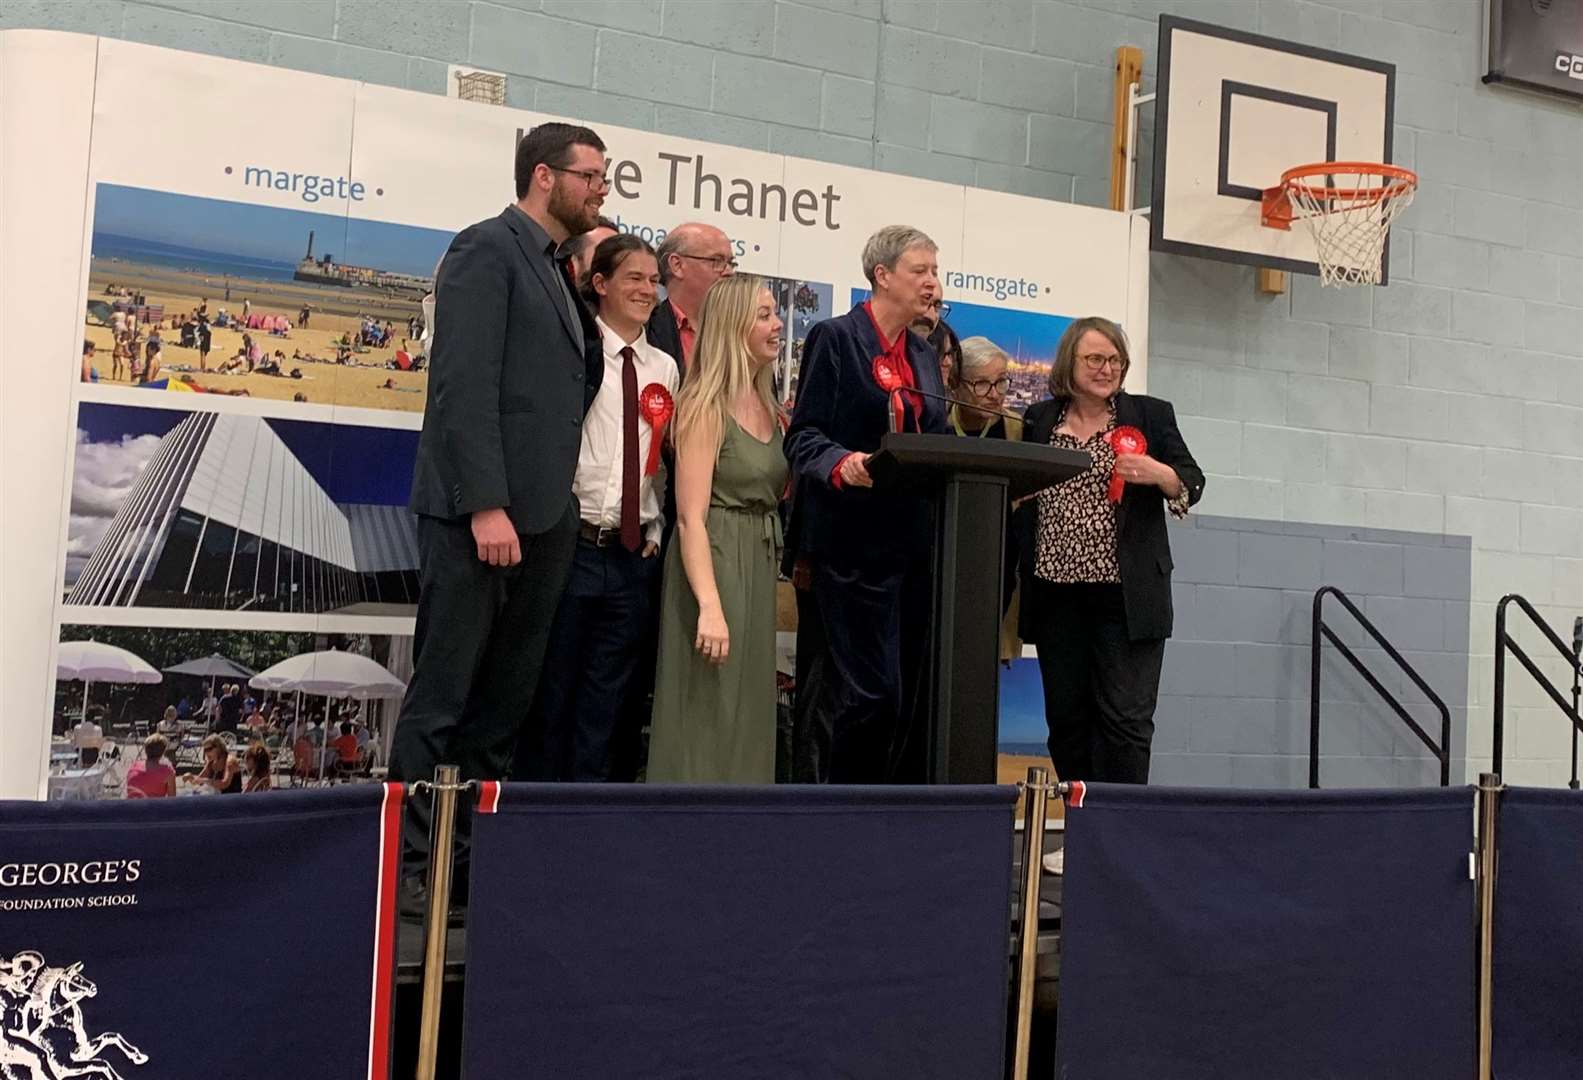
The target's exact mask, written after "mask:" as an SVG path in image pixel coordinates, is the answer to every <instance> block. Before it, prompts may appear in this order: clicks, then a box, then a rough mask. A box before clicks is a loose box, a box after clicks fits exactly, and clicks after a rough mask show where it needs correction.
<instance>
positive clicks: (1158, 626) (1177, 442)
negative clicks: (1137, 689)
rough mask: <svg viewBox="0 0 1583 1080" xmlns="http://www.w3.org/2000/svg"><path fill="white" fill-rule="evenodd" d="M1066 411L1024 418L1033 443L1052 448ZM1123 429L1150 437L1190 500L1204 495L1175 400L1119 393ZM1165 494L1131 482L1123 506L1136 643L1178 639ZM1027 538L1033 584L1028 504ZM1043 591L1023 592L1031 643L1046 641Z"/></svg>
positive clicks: (1120, 544)
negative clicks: (1041, 622)
mask: <svg viewBox="0 0 1583 1080" xmlns="http://www.w3.org/2000/svg"><path fill="white" fill-rule="evenodd" d="M1060 412H1061V409H1060V405H1059V403H1058V402H1055V401H1041V402H1039V403H1038V404H1036V405H1032V406H1030V407H1029V409H1028V412H1027V415H1026V416H1024V418H1023V429H1022V437H1023V439H1024V441H1026V442H1036V443H1048V442H1049V441H1050V433H1051V431H1052V430H1054V427H1055V423H1056V418H1057V417H1058V416H1059V415H1060ZM1116 423H1117V425H1131V426H1132V427H1135V428H1138V429H1139V430H1140V431H1142V432H1143V437H1144V439H1145V440H1146V441H1147V442H1148V453H1149V456H1150V457H1153V458H1155V459H1156V460H1158V461H1161V462H1164V463H1165V464H1167V465H1169V466H1171V467H1172V468H1173V469H1175V470H1176V475H1177V476H1179V477H1181V478H1182V483H1183V484H1184V485H1186V487H1187V498H1188V502H1189V503H1190V504H1191V503H1196V502H1197V501H1198V500H1199V499H1200V498H1202V497H1203V494H1204V473H1203V471H1202V470H1201V469H1199V467H1198V462H1196V461H1194V460H1193V455H1192V454H1191V453H1190V452H1189V451H1188V449H1187V443H1186V442H1184V441H1183V440H1182V432H1181V430H1180V429H1178V428H1177V426H1176V410H1175V409H1173V408H1172V407H1171V403H1170V402H1169V401H1162V400H1160V399H1159V398H1153V397H1148V396H1145V395H1142V394H1129V393H1127V392H1126V391H1122V392H1121V393H1119V394H1117V395H1116ZM1165 501H1166V500H1165V495H1164V493H1163V492H1161V491H1160V489H1159V488H1157V487H1151V486H1147V485H1143V484H1128V485H1127V486H1126V488H1125V490H1124V493H1123V495H1122V497H1121V505H1120V506H1118V507H1117V508H1116V555H1117V558H1118V561H1119V562H1120V564H1121V592H1122V600H1123V603H1124V604H1125V606H1126V609H1127V634H1128V636H1129V637H1131V638H1132V640H1134V641H1147V640H1151V639H1155V638H1167V637H1170V636H1171V621H1172V612H1171V569H1172V567H1173V563H1172V562H1171V544H1170V540H1169V539H1168V538H1167V536H1166V530H1165ZM1018 524H1019V529H1020V531H1021V532H1022V534H1023V537H1022V560H1021V562H1022V577H1023V581H1024V582H1028V581H1031V580H1032V579H1033V560H1034V548H1035V536H1034V532H1035V530H1036V529H1037V527H1038V510H1037V506H1036V504H1035V503H1034V502H1032V501H1030V502H1027V503H1024V504H1023V506H1022V508H1021V513H1020V514H1019V519H1018ZM1039 592H1040V590H1037V589H1032V588H1029V587H1028V586H1026V585H1025V586H1024V588H1023V591H1022V616H1021V632H1022V636H1023V638H1024V639H1026V640H1034V639H1035V638H1037V637H1038V636H1039V634H1038V627H1039V618H1040V616H1041V615H1043V614H1044V612H1042V611H1040V610H1039V604H1038V602H1037V600H1036V599H1035V597H1036V596H1037V595H1038V593H1039Z"/></svg>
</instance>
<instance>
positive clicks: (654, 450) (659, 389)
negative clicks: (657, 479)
mask: <svg viewBox="0 0 1583 1080" xmlns="http://www.w3.org/2000/svg"><path fill="white" fill-rule="evenodd" d="M638 412H639V413H640V414H642V416H643V419H645V420H647V421H648V422H649V427H651V428H653V429H654V437H653V438H652V439H650V440H649V460H648V463H647V464H646V465H644V466H643V475H645V476H653V475H654V474H655V473H657V472H659V471H660V445H661V444H662V443H664V442H665V425H666V424H668V423H670V421H671V416H672V415H674V414H675V412H676V401H675V399H674V398H672V397H671V392H670V391H669V390H667V389H666V388H665V386H664V384H662V383H649V384H648V385H647V386H645V387H644V388H643V392H642V393H640V394H639V395H638Z"/></svg>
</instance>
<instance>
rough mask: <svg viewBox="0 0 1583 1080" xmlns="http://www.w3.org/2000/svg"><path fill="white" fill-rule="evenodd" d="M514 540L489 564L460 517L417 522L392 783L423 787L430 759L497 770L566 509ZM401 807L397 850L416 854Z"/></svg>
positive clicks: (539, 628) (417, 845)
mask: <svg viewBox="0 0 1583 1080" xmlns="http://www.w3.org/2000/svg"><path fill="white" fill-rule="evenodd" d="M518 540H519V541H520V542H521V544H522V561H521V562H519V563H518V564H517V565H516V566H508V567H497V566H490V565H489V564H487V563H485V562H482V561H480V560H479V558H478V547H477V545H476V544H475V543H474V541H473V532H472V528H471V527H470V526H469V524H468V523H467V522H465V521H461V522H452V521H442V520H440V519H437V518H429V517H419V518H418V559H419V578H418V581H419V592H418V622H417V630H416V637H415V639H414V642H413V653H414V660H415V667H414V670H413V673H412V681H411V682H409V683H408V684H407V695H406V698H405V700H403V701H402V703H401V716H400V718H399V719H398V720H397V721H396V730H395V733H394V735H393V736H392V739H391V750H390V778H391V779H392V780H399V781H402V782H404V783H412V782H413V781H416V780H429V779H432V778H433V775H434V767H435V766H436V765H441V764H445V765H456V766H457V767H459V768H460V769H461V773H462V777H463V778H464V779H468V780H501V779H505V778H506V776H507V775H508V774H509V772H510V769H511V759H512V754H513V752H514V751H515V749H516V746H517V741H518V739H519V738H521V737H522V736H523V726H524V724H525V723H526V722H527V719H528V713H529V709H530V707H531V706H532V704H533V697H534V694H535V693H536V692H537V690H538V685H539V672H540V670H541V668H542V665H543V662H544V650H545V646H546V644H547V643H548V641H549V636H550V624H551V622H552V621H553V620H554V618H555V608H556V605H557V604H558V603H559V602H560V598H561V592H562V591H563V589H564V588H565V585H566V575H567V571H568V569H569V568H570V566H571V561H572V547H573V545H574V544H575V542H576V540H577V507H576V504H575V503H568V505H567V508H566V513H565V515H564V516H563V517H562V518H561V520H560V521H559V522H558V523H557V524H556V525H555V526H554V527H553V528H551V529H550V530H549V531H548V532H544V533H540V534H538V535H536V536H527V535H522V536H519V537H518ZM408 807H409V812H408V815H407V820H406V826H405V833H406V839H407V847H408V850H409V851H410V852H412V853H413V854H415V855H418V856H421V855H422V854H423V853H426V852H427V851H428V848H429V819H428V812H427V800H425V799H409V800H408ZM463 816H464V819H465V815H463Z"/></svg>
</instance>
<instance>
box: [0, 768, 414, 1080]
mask: <svg viewBox="0 0 1583 1080" xmlns="http://www.w3.org/2000/svg"><path fill="white" fill-rule="evenodd" d="M400 809H401V788H400V787H399V786H395V785H392V786H388V787H387V786H383V785H379V786H375V785H370V786H346V787H341V788H336V789H334V790H328V791H314V792H271V793H268V794H259V795H247V796H241V797H232V796H215V797H209V798H177V799H157V800H142V801H133V802H104V803H81V802H53V803H35V802H0V1076H5V1077H8V1078H9V1077H15V1078H17V1080H52V1078H55V1077H67V1076H73V1077H92V1078H97V1080H110V1078H112V1077H122V1078H124V1080H154V1078H158V1080H214V1078H218V1077H238V1078H240V1077H290V1078H293V1080H309V1078H313V1080H376V1078H377V1080H384V1078H385V1077H387V1076H388V1075H389V1047H390V993H391V987H392V979H391V974H392V964H393V962H394V951H393V949H392V938H391V934H392V932H393V930H394V925H395V924H394V907H393V902H394V897H395V881H396V857H397V855H398V852H397V848H396V844H397V843H398V842H399V840H398V831H399V830H398V826H399V821H400V817H399V815H400ZM7 1069H9V1070H10V1071H7Z"/></svg>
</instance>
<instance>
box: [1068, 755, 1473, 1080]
mask: <svg viewBox="0 0 1583 1080" xmlns="http://www.w3.org/2000/svg"><path fill="white" fill-rule="evenodd" d="M1082 804H1083V805H1082V806H1081V807H1073V806H1069V809H1068V811H1067V815H1066V852H1067V854H1066V878H1065V885H1064V888H1065V907H1064V911H1063V917H1062V935H1063V937H1062V959H1061V996H1060V1009H1059V1030H1058V1054H1059V1060H1060V1063H1061V1066H1060V1071H1059V1075H1060V1077H1062V1080H1123V1078H1125V1080H1138V1078H1141V1077H1162V1078H1163V1077H1169V1078H1171V1080H1240V1078H1246V1080H1287V1078H1291V1080H1297V1078H1303V1080H1320V1078H1335V1080H1403V1078H1407V1077H1413V1078H1419V1077H1422V1078H1425V1080H1428V1078H1431V1077H1433V1078H1436V1080H1441V1078H1451V1077H1458V1076H1468V1075H1471V1072H1472V1069H1473V1065H1474V1039H1475V1013H1474V993H1475V985H1474V960H1475V933H1474V922H1473V920H1474V886H1473V883H1472V882H1471V881H1470V880H1469V874H1468V870H1469V863H1468V855H1469V852H1470V851H1471V850H1472V847H1473V824H1474V818H1473V793H1472V790H1471V789H1468V788H1453V789H1438V788H1437V789H1432V790H1427V791H1404V792H1367V791H1327V792H1222V791H1206V790H1202V789H1186V788H1176V789H1171V788H1139V787H1122V786H1114V785H1099V784H1090V785H1088V786H1087V789H1086V791H1085V792H1084V793H1083V797H1082Z"/></svg>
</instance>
